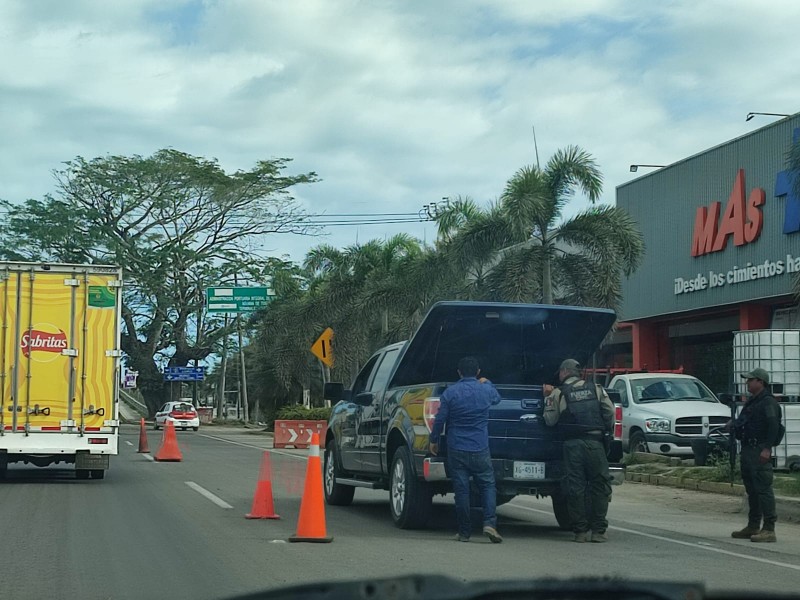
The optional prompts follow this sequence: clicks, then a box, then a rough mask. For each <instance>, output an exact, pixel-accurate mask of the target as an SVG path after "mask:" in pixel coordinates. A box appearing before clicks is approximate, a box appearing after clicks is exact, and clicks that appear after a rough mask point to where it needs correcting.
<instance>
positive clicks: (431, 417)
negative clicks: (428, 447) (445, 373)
mask: <svg viewBox="0 0 800 600" xmlns="http://www.w3.org/2000/svg"><path fill="white" fill-rule="evenodd" d="M438 412H439V398H425V404H424V405H423V407H422V417H423V418H424V419H425V427H427V428H428V433H430V432H431V431H433V422H434V421H435V420H436V413H438Z"/></svg>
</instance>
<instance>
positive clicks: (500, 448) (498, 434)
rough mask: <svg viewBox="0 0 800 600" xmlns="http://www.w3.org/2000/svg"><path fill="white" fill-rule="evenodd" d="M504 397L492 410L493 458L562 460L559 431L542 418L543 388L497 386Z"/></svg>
mask: <svg viewBox="0 0 800 600" xmlns="http://www.w3.org/2000/svg"><path fill="white" fill-rule="evenodd" d="M497 390H498V391H499V392H500V395H501V397H502V398H503V399H502V400H501V401H500V403H499V404H498V405H496V406H495V407H493V408H492V409H491V410H490V411H489V449H490V451H491V453H492V458H496V459H513V460H537V461H548V460H559V459H560V458H561V442H560V441H559V440H558V436H557V434H556V431H555V428H551V427H547V426H546V425H545V423H544V420H543V418H542V412H543V410H544V401H543V398H542V388H541V387H540V386H497Z"/></svg>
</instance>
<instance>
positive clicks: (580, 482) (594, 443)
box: [564, 439, 611, 533]
mask: <svg viewBox="0 0 800 600" xmlns="http://www.w3.org/2000/svg"><path fill="white" fill-rule="evenodd" d="M564 470H565V473H564V492H565V493H566V495H567V509H568V511H569V516H570V520H571V521H572V530H573V531H575V532H585V531H589V529H590V528H591V530H592V531H596V532H598V533H604V532H605V531H606V529H607V528H608V521H607V520H606V514H607V513H608V501H609V500H610V499H611V477H610V476H609V474H608V459H607V458H606V450H605V447H604V446H603V443H602V442H601V441H599V440H591V439H577V440H566V441H565V442H564ZM587 497H588V507H587ZM587 508H591V514H590V515H587V514H586V513H587Z"/></svg>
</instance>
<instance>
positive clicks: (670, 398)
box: [609, 373, 731, 456]
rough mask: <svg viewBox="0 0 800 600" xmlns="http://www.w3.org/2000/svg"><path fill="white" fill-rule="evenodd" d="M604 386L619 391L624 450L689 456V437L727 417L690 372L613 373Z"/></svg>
mask: <svg viewBox="0 0 800 600" xmlns="http://www.w3.org/2000/svg"><path fill="white" fill-rule="evenodd" d="M609 387H610V388H612V389H614V390H617V391H618V392H619V395H620V403H621V404H622V447H623V449H624V450H625V451H626V452H653V453H657V454H667V455H672V456H692V454H693V452H692V440H693V439H695V440H696V439H699V438H704V437H707V436H708V434H709V432H711V431H713V430H714V429H715V428H717V427H720V426H723V425H725V423H727V422H728V420H729V419H730V414H731V413H730V408H728V407H727V406H725V405H724V404H722V403H721V402H720V401H719V400H718V399H717V397H716V396H715V395H714V394H713V393H712V392H711V390H709V389H708V388H707V387H706V386H705V385H704V384H703V382H702V381H700V380H699V379H697V378H696V377H692V376H691V375H678V374H672V373H630V374H626V375H617V376H616V377H614V379H612V380H611V383H610V385H609Z"/></svg>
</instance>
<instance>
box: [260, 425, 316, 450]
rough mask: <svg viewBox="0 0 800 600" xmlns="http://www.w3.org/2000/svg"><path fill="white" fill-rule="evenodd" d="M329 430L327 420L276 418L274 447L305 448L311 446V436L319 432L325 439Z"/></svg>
mask: <svg viewBox="0 0 800 600" xmlns="http://www.w3.org/2000/svg"><path fill="white" fill-rule="evenodd" d="M327 431H328V422H327V421H304V420H280V419H279V420H276V421H275V435H274V437H273V440H272V447H273V448H286V447H288V446H293V447H294V448H298V449H302V450H305V449H307V448H309V447H310V446H311V436H312V435H313V434H315V433H316V434H318V435H319V437H320V438H322V439H325V433H326V432H327Z"/></svg>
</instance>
